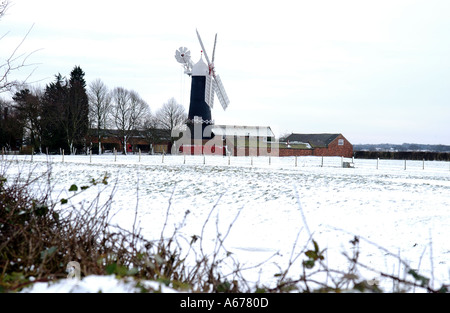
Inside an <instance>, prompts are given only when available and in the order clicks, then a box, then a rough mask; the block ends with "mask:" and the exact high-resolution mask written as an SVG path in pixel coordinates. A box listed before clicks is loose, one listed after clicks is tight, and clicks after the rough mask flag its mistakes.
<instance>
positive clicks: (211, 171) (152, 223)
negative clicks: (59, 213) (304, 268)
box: [4, 155, 450, 292]
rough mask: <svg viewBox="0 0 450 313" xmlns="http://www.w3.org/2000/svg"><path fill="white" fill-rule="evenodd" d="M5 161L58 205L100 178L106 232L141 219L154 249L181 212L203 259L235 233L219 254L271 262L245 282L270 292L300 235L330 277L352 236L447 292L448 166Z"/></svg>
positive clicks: (172, 159) (379, 263)
mask: <svg viewBox="0 0 450 313" xmlns="http://www.w3.org/2000/svg"><path fill="white" fill-rule="evenodd" d="M5 159H7V162H6V163H4V164H9V168H8V174H9V175H15V173H16V172H17V170H18V169H19V168H21V169H22V170H23V169H28V168H33V169H34V171H35V173H39V172H43V171H46V170H47V168H48V166H51V168H52V178H51V181H52V184H54V196H55V199H60V198H64V197H66V196H67V195H70V194H71V193H70V192H68V191H67V190H68V188H69V187H70V185H71V184H77V185H79V186H82V185H83V184H88V183H89V181H90V180H91V179H92V178H94V179H97V178H99V177H102V176H103V175H104V174H105V172H107V173H108V174H109V175H110V178H109V182H110V184H109V185H108V188H111V189H112V188H113V186H115V188H116V191H115V197H114V203H113V210H114V212H115V213H116V215H115V217H114V220H113V221H114V222H116V223H118V224H119V225H121V226H122V227H128V228H131V227H132V225H133V221H134V216H135V210H136V208H138V210H137V217H138V222H139V226H140V227H141V228H142V233H143V234H144V235H145V236H146V238H148V239H159V238H160V236H161V232H162V230H163V225H164V223H165V220H166V215H167V213H168V220H167V226H166V229H165V234H167V235H171V233H172V231H173V229H174V227H177V226H179V224H180V223H181V222H182V220H183V217H184V215H185V212H186V211H188V210H189V211H190V214H188V215H187V218H186V222H185V224H184V225H183V226H182V227H181V228H180V229H179V234H180V236H181V237H184V238H190V237H191V236H192V235H197V236H201V235H202V234H203V241H202V244H203V248H204V249H205V251H207V250H208V249H212V248H213V247H214V244H215V243H216V238H217V236H218V233H220V234H221V236H224V235H225V234H226V233H227V231H228V228H229V226H230V224H233V226H232V228H231V231H230V233H229V234H228V236H227V238H226V240H225V247H226V248H227V249H228V250H229V251H230V252H232V253H233V256H234V258H235V259H236V260H238V261H239V262H240V264H243V265H245V266H247V267H250V268H251V267H252V266H255V265H258V264H259V263H261V262H263V261H265V260H267V259H269V258H270V260H269V261H267V262H264V264H263V265H262V266H258V267H256V268H252V269H250V270H248V271H247V272H246V275H247V277H248V279H249V280H250V281H254V282H256V281H260V282H261V283H265V282H269V281H271V280H272V279H273V275H274V274H277V273H279V271H280V268H281V269H284V268H285V266H286V265H287V262H288V260H289V258H290V256H291V253H292V251H293V245H294V242H295V240H296V238H297V235H298V234H300V235H299V239H298V244H297V247H296V248H295V249H294V251H295V252H299V251H301V250H302V249H303V248H304V247H305V245H306V244H308V239H309V238H310V234H312V236H313V238H314V239H315V241H317V242H318V244H319V246H320V248H321V249H323V248H326V249H327V256H326V257H327V260H328V265H329V266H330V267H331V268H336V269H345V266H346V265H347V262H346V261H345V259H344V258H343V256H342V252H343V251H346V252H348V253H351V250H350V244H349V241H350V240H351V239H353V237H354V236H355V235H357V236H360V237H361V238H364V239H365V240H362V241H361V245H360V250H361V257H360V261H361V262H362V263H364V264H367V265H369V266H373V267H374V268H377V269H379V270H381V271H384V272H386V273H390V274H393V275H400V276H401V275H403V272H402V271H404V268H403V267H402V266H401V264H400V262H399V261H398V259H397V258H394V257H391V256H390V255H389V253H388V252H387V251H386V250H388V251H389V252H391V253H392V254H395V255H399V256H400V257H401V258H402V259H403V260H405V261H407V262H408V263H409V265H410V267H411V268H413V269H419V270H420V273H422V274H423V275H425V276H428V277H430V278H432V284H433V286H434V287H438V286H440V285H441V284H442V283H443V282H448V281H449V280H450V273H449V268H450V244H449V238H450V236H449V235H450V209H449V208H450V163H449V162H424V163H423V162H422V161H407V162H406V169H405V163H404V161H396V160H394V161H388V160H380V161H379V163H378V165H377V160H355V168H342V167H341V161H342V160H341V158H331V157H327V158H324V159H323V161H322V158H321V157H298V158H297V159H296V158H294V157H286V158H275V157H272V158H268V157H253V158H252V157H231V158H228V157H220V156H206V157H203V156H186V157H184V156H161V155H158V156H148V155H145V156H144V155H142V156H141V157H139V156H138V155H128V156H123V155H118V156H117V157H116V156H114V155H103V156H95V155H94V156H92V157H89V156H65V157H64V159H63V158H62V156H59V155H56V156H51V157H49V158H47V156H34V157H33V159H32V160H31V157H30V156H8V157H6V156H5ZM345 161H349V160H345ZM350 161H351V160H350ZM322 162H323V166H322ZM377 167H378V168H377ZM107 191H108V190H107ZM95 194H96V190H95V189H94V188H90V189H88V190H87V191H86V192H85V193H84V194H83V199H73V200H72V201H73V202H77V201H89V199H90V197H94V196H95ZM169 198H171V204H170V208H169ZM210 214H211V215H210ZM208 216H210V218H209V219H208ZM236 217H237V219H236ZM235 219H236V220H235ZM309 244H310V242H309ZM380 247H382V248H384V249H386V250H384V249H381V248H380ZM309 248H311V246H309ZM274 254H276V255H275V256H273V255H274ZM298 268H300V267H298ZM225 270H226V269H225ZM293 272H294V273H295V270H294V271H293ZM369 275H370V274H369ZM372 275H373V274H372ZM405 275H406V274H405ZM366 278H367V279H369V278H376V277H366ZM390 287H392V286H390ZM39 288H41V289H39V290H40V291H42V286H40V287H39ZM61 290H62V291H64V290H65V289H64V288H63V287H62V289H61ZM84 290H85V291H89V289H88V288H87V289H84ZM116 291H117V290H116ZM123 291H124V292H126V291H127V290H126V289H124V290H123Z"/></svg>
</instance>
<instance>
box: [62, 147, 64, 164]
mask: <svg viewBox="0 0 450 313" xmlns="http://www.w3.org/2000/svg"><path fill="white" fill-rule="evenodd" d="M62 162H63V163H64V149H62Z"/></svg>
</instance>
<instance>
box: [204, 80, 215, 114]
mask: <svg viewBox="0 0 450 313" xmlns="http://www.w3.org/2000/svg"><path fill="white" fill-rule="evenodd" d="M215 89H216V88H215V85H214V81H213V79H212V77H211V75H207V76H206V83H205V102H206V104H208V105H209V107H210V108H211V109H212V108H213V106H214V91H215Z"/></svg>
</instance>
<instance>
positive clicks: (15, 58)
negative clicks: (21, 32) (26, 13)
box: [0, 0, 37, 93]
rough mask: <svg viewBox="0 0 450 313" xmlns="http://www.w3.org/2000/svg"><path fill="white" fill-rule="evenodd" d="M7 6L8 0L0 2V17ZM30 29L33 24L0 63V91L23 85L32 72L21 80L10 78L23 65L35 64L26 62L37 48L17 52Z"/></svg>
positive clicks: (1, 37) (0, 37) (2, 36)
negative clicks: (26, 51)
mask: <svg viewBox="0 0 450 313" xmlns="http://www.w3.org/2000/svg"><path fill="white" fill-rule="evenodd" d="M8 6H9V2H8V1H7V0H4V1H1V2H0V19H1V18H2V17H3V16H4V15H5V13H6V10H7V9H8ZM32 29H33V26H31V27H30V29H29V30H28V32H27V33H26V35H25V36H24V37H23V38H22V41H21V42H20V43H19V44H18V45H17V46H16V48H15V49H14V50H13V52H12V53H11V54H9V55H8V56H7V57H6V58H5V60H4V61H2V63H0V93H2V92H6V91H10V90H11V89H12V88H13V87H17V86H20V85H24V84H25V83H26V82H27V80H28V78H29V77H30V76H31V75H32V74H33V72H34V70H35V69H34V70H32V71H31V73H30V74H29V75H28V77H26V78H25V79H24V80H23V81H18V80H11V79H10V75H11V73H13V72H15V71H18V70H19V69H21V68H23V67H28V66H34V65H36V64H28V63H27V62H28V59H29V57H30V56H31V55H32V54H33V53H35V52H36V51H37V50H36V51H33V52H31V53H19V49H20V47H21V46H22V45H23V43H24V42H25V39H26V38H27V37H28V35H29V34H30V32H31V30H32ZM7 34H8V32H7V33H6V34H3V35H1V36H0V40H1V39H3V38H4V37H5V36H6V35H7Z"/></svg>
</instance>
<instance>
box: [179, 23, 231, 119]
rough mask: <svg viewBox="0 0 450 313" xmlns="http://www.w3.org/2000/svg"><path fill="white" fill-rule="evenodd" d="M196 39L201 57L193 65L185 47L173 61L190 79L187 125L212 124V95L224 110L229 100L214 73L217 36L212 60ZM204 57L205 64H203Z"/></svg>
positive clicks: (201, 43)
mask: <svg viewBox="0 0 450 313" xmlns="http://www.w3.org/2000/svg"><path fill="white" fill-rule="evenodd" d="M196 32H197V37H198V40H199V42H200V46H201V47H202V56H201V57H200V60H199V61H198V62H197V63H195V64H194V62H193V61H192V60H191V51H190V50H189V49H188V48H186V47H180V48H179V49H178V50H177V51H176V52H175V59H176V60H177V61H178V62H179V63H181V64H182V65H183V68H184V72H185V74H187V75H189V76H191V77H192V82H191V99H190V105H189V113H188V123H189V122H191V123H198V122H201V123H202V124H213V122H212V119H211V109H212V108H213V106H214V95H217V98H218V99H219V102H220V104H221V105H222V108H223V109H224V110H226V108H227V107H228V104H229V103H230V100H229V99H228V96H227V93H226V92H225V88H224V87H223V84H222V80H221V79H220V77H219V75H218V74H217V73H216V69H215V66H214V57H215V51H216V44H217V34H216V36H215V39H214V47H213V52H212V59H211V60H210V59H209V57H208V54H207V53H206V50H205V47H204V45H203V42H202V39H201V37H200V34H199V33H198V31H197V30H196ZM203 55H204V56H205V59H206V62H207V64H205V63H204V62H203Z"/></svg>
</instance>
